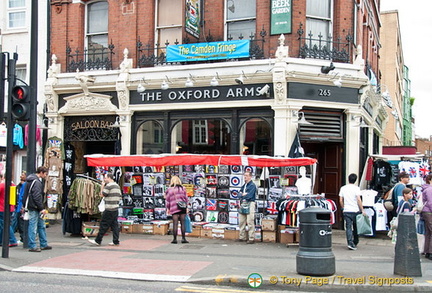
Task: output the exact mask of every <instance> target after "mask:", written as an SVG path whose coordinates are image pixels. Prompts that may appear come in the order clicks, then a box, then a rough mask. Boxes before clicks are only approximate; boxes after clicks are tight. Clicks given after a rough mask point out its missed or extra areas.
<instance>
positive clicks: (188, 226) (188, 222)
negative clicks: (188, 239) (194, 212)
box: [185, 215, 192, 233]
mask: <svg viewBox="0 0 432 293" xmlns="http://www.w3.org/2000/svg"><path fill="white" fill-rule="evenodd" d="M185 232H186V233H192V222H191V219H190V217H189V215H186V216H185Z"/></svg>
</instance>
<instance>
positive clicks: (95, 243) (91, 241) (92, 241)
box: [87, 239, 100, 246]
mask: <svg viewBox="0 0 432 293" xmlns="http://www.w3.org/2000/svg"><path fill="white" fill-rule="evenodd" d="M87 241H88V242H90V243H91V244H93V245H96V246H99V245H100V244H99V243H97V242H96V240H93V239H87Z"/></svg>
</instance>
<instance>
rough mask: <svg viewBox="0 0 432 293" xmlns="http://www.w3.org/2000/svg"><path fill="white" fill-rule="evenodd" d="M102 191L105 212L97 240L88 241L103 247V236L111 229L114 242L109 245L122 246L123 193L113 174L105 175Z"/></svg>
mask: <svg viewBox="0 0 432 293" xmlns="http://www.w3.org/2000/svg"><path fill="white" fill-rule="evenodd" d="M101 190H102V191H101V196H103V198H104V200H105V210H104V211H103V213H102V219H101V222H100V227H99V232H98V234H97V236H96V239H94V240H93V239H88V241H89V242H90V243H91V244H94V245H98V246H99V245H101V243H102V238H103V236H104V235H105V233H106V232H107V231H108V228H111V231H112V234H113V242H110V243H109V244H108V245H111V246H114V245H115V246H118V245H120V240H119V237H120V229H119V223H118V215H119V207H120V200H121V198H122V193H121V189H120V186H119V185H118V184H117V183H116V182H115V181H114V175H113V174H112V173H107V174H105V175H104V183H102V188H101Z"/></svg>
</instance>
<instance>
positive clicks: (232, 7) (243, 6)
mask: <svg viewBox="0 0 432 293" xmlns="http://www.w3.org/2000/svg"><path fill="white" fill-rule="evenodd" d="M225 9H226V28H227V39H231V38H232V39H233V40H238V39H241V38H245V39H248V38H249V36H250V35H251V34H252V35H255V31H256V0H226V2H225Z"/></svg>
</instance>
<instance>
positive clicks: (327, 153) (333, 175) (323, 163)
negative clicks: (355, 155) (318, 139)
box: [302, 142, 343, 229]
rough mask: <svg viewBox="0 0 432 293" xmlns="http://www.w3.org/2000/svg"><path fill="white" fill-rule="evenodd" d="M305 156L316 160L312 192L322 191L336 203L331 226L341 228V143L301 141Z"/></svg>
mask: <svg viewBox="0 0 432 293" xmlns="http://www.w3.org/2000/svg"><path fill="white" fill-rule="evenodd" d="M302 147H303V149H304V150H305V155H306V156H307V157H312V158H316V159H317V160H318V165H317V174H316V182H315V185H314V193H315V194H318V193H324V194H325V197H326V198H328V199H331V200H333V201H334V202H335V203H336V205H337V211H336V213H335V220H336V222H335V224H334V225H333V228H337V229H341V228H342V223H343V222H342V213H341V210H340V206H339V189H340V187H341V184H342V143H330V142H329V143H302Z"/></svg>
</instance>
